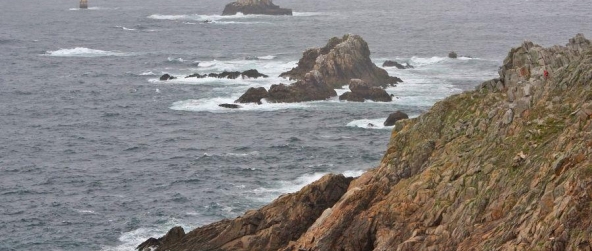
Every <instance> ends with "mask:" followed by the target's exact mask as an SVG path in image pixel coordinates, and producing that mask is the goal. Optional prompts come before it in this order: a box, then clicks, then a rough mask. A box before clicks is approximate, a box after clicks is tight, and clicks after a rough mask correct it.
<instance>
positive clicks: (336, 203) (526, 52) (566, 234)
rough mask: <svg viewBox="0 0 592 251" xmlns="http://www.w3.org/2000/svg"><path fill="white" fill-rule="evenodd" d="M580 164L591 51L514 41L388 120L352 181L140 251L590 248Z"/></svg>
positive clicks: (591, 98) (590, 110) (585, 149)
mask: <svg viewBox="0 0 592 251" xmlns="http://www.w3.org/2000/svg"><path fill="white" fill-rule="evenodd" d="M545 72H547V73H548V74H545ZM296 73H298V74H296ZM299 74H302V72H301V71H298V70H295V71H294V72H293V76H300V75H299ZM307 74H309V75H305V76H304V79H306V78H307V77H308V78H310V77H315V76H311V75H310V74H311V73H310V72H308V73H307ZM319 74H322V71H319ZM315 81H319V80H318V79H316V80H315ZM325 81H327V80H326V79H325ZM590 156H592V45H591V43H590V41H589V40H587V39H586V38H585V37H584V36H583V35H581V34H578V35H577V36H576V37H574V38H573V39H570V40H569V43H568V44H567V45H566V46H553V47H550V48H543V47H541V46H538V45H536V44H534V43H532V42H524V43H523V44H522V45H521V46H519V47H516V48H513V49H512V50H511V51H510V52H509V54H508V56H507V57H506V59H505V60H504V63H503V66H502V67H501V68H500V71H499V78H497V79H493V80H490V81H486V82H484V83H483V84H481V85H479V86H478V87H477V89H476V90H475V91H471V92H465V93H462V94H458V95H454V96H452V97H449V98H447V99H445V100H443V101H441V102H438V103H436V104H435V105H434V106H433V107H432V108H431V109H430V110H429V111H428V112H426V113H425V114H423V115H421V116H419V117H418V118H414V119H402V120H399V121H397V122H396V123H395V128H394V130H393V132H392V135H391V138H390V143H389V144H388V147H387V150H386V153H385V155H384V157H383V159H382V160H381V163H380V164H379V166H378V167H376V168H374V169H371V170H369V171H367V172H366V173H364V174H363V175H362V176H361V177H358V178H356V179H353V180H351V179H348V178H345V177H343V176H340V175H327V176H325V177H323V178H322V179H321V180H319V181H317V182H315V183H313V184H311V185H308V186H306V187H305V188H303V189H302V190H301V191H299V192H297V193H293V194H287V195H284V196H281V197H280V198H278V199H276V200H275V201H273V202H272V203H271V204H269V205H267V206H265V207H263V208H261V209H259V210H253V211H249V212H247V213H245V215H243V216H241V217H238V218H236V219H228V220H223V221H220V222H217V223H213V224H210V225H207V226H203V227H200V228H197V229H195V230H193V231H191V232H189V233H186V234H185V232H184V230H183V229H181V228H179V227H176V228H173V229H172V230H171V231H169V233H168V234H167V235H165V236H163V237H161V238H151V239H150V240H147V241H146V242H144V243H142V244H141V245H140V246H139V247H138V249H139V250H142V251H146V250H150V249H151V248H154V249H155V250H157V251H161V250H162V251H164V250H170V251H181V250H202V251H208V250H236V251H239V250H245V251H246V250H252V251H255V250H257V251H259V250H269V251H271V250H283V251H302V250H306V251H325V250H348V251H349V250H351V251H354V250H355V251H369V250H377V251H378V250H592V244H591V243H592V222H591V221H590V217H592V158H591V157H590Z"/></svg>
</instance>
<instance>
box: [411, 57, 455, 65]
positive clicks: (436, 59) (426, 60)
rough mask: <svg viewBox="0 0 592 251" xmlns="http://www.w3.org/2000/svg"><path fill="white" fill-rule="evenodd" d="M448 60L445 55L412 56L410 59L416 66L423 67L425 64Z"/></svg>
mask: <svg viewBox="0 0 592 251" xmlns="http://www.w3.org/2000/svg"><path fill="white" fill-rule="evenodd" d="M445 60H447V58H445V57H431V58H421V57H412V58H411V59H409V63H410V64H411V65H413V66H414V67H421V66H425V65H432V64H437V63H440V62H442V61H445Z"/></svg>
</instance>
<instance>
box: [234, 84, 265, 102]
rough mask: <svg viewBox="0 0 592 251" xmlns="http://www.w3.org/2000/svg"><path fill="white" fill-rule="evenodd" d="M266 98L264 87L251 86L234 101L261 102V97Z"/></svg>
mask: <svg viewBox="0 0 592 251" xmlns="http://www.w3.org/2000/svg"><path fill="white" fill-rule="evenodd" d="M264 98H267V90H266V89H265V87H257V88H255V87H251V88H249V89H248V90H247V92H245V94H243V95H242V96H240V98H238V99H237V100H236V101H234V103H256V104H261V99H264Z"/></svg>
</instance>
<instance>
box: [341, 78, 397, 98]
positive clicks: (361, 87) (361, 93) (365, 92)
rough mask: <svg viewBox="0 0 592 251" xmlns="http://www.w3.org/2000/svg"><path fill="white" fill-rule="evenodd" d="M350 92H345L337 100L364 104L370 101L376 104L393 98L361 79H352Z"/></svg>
mask: <svg viewBox="0 0 592 251" xmlns="http://www.w3.org/2000/svg"><path fill="white" fill-rule="evenodd" d="M349 89H350V90H351V92H346V93H344V94H342V95H341V96H339V100H347V101H353V102H364V101H365V100H372V101H376V102H390V101H393V98H392V97H391V96H390V95H389V94H388V93H387V92H386V91H385V90H384V89H382V88H380V87H374V86H371V85H370V84H368V83H366V82H364V81H362V80H361V79H352V80H350V83H349Z"/></svg>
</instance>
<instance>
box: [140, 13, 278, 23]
mask: <svg viewBox="0 0 592 251" xmlns="http://www.w3.org/2000/svg"><path fill="white" fill-rule="evenodd" d="M262 17H265V16H264V15H243V14H242V13H239V14H237V15H234V16H222V15H199V14H191V15H161V14H153V15H150V16H148V18H150V19H156V20H171V21H197V22H201V23H212V24H254V23H269V22H263V21H253V20H255V19H257V20H259V19H261V18H262ZM237 20H240V21H237ZM191 24H197V23H191Z"/></svg>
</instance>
